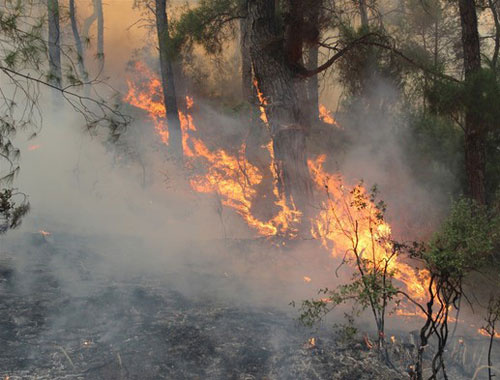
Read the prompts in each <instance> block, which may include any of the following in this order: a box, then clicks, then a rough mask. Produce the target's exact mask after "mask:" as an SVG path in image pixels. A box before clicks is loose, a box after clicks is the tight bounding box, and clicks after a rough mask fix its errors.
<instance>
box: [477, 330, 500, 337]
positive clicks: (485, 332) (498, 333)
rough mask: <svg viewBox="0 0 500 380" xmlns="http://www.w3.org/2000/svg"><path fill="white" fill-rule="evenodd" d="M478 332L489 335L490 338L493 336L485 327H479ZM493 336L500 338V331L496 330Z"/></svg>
mask: <svg viewBox="0 0 500 380" xmlns="http://www.w3.org/2000/svg"><path fill="white" fill-rule="evenodd" d="M477 332H478V333H479V334H481V335H483V336H487V337H488V338H489V337H490V336H491V334H490V333H489V332H488V331H486V330H485V329H484V328H480V329H477ZM493 338H494V339H500V332H496V331H494V333H493Z"/></svg>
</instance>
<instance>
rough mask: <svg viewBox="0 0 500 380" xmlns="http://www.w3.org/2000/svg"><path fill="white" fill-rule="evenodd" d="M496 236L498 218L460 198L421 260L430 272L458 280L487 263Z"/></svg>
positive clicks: (498, 228)
mask: <svg viewBox="0 0 500 380" xmlns="http://www.w3.org/2000/svg"><path fill="white" fill-rule="evenodd" d="M499 237H500V223H499V218H498V216H496V215H494V214H492V212H490V211H489V210H488V209H487V208H486V207H484V206H480V205H478V204H477V203H475V202H474V201H473V200H470V199H466V198H462V199H459V200H458V201H456V202H455V203H454V204H453V206H452V208H451V212H450V215H449V216H448V218H447V219H446V220H445V221H444V223H443V225H442V226H441V229H440V230H439V231H438V232H437V233H436V234H435V236H434V237H433V239H432V240H431V241H430V242H429V246H428V249H427V250H426V252H425V254H424V255H423V258H424V260H425V262H426V263H427V266H428V269H429V270H430V271H431V273H436V274H438V275H439V277H446V278H449V279H450V280H453V279H456V280H459V279H461V278H463V277H464V276H466V275H467V274H468V273H470V272H471V271H474V270H478V269H480V268H481V267H482V266H483V265H484V264H485V263H486V260H487V258H488V254H490V253H491V252H492V250H493V248H494V246H495V242H497V241H498V239H499Z"/></svg>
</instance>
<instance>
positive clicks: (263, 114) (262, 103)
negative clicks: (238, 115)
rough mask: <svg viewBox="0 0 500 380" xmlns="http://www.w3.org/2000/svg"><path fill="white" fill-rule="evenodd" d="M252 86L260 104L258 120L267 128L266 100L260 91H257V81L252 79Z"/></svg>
mask: <svg viewBox="0 0 500 380" xmlns="http://www.w3.org/2000/svg"><path fill="white" fill-rule="evenodd" d="M253 85H254V86H255V91H257V98H258V99H259V103H260V106H259V108H260V119H261V120H262V121H263V122H264V124H266V126H268V119H267V115H266V106H267V100H266V98H265V97H264V94H263V93H262V92H261V91H260V89H259V83H258V82H257V79H256V78H254V80H253Z"/></svg>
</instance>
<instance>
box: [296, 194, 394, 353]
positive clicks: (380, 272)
mask: <svg viewBox="0 0 500 380" xmlns="http://www.w3.org/2000/svg"><path fill="white" fill-rule="evenodd" d="M327 191H328V187H327ZM332 191H334V192H335V189H332ZM339 191H340V192H343V188H341V189H339ZM376 197H377V190H376V188H373V189H372V191H371V192H370V193H367V192H366V191H365V190H364V188H363V187H362V185H361V184H360V185H358V186H356V187H354V188H353V189H352V190H351V191H350V197H349V198H348V199H349V200H350V202H346V199H345V198H340V199H341V201H340V202H338V203H330V204H329V212H331V213H332V216H333V218H331V219H330V222H331V224H329V225H328V229H329V230H330V232H332V230H333V231H340V233H342V235H344V236H345V238H346V241H348V242H349V245H348V246H346V249H345V254H344V257H343V260H342V264H344V263H347V264H351V265H352V266H353V267H354V268H355V270H354V272H353V275H352V278H351V281H350V282H349V283H347V284H342V285H340V286H338V287H337V288H336V289H334V290H332V289H328V288H326V289H321V290H320V291H319V294H321V295H323V297H322V298H321V299H319V300H317V299H312V300H305V301H303V302H302V305H301V308H300V312H301V314H300V317H299V320H300V321H301V322H302V323H303V324H304V325H307V326H312V325H313V324H315V323H316V322H319V321H320V320H322V319H323V317H324V316H325V315H326V314H328V313H329V312H330V311H332V310H333V309H334V308H335V307H337V306H338V305H340V304H344V303H347V302H353V303H354V307H355V310H356V308H358V310H357V312H355V313H357V314H359V312H360V311H363V310H365V309H369V310H371V312H372V314H373V317H374V319H375V324H376V327H377V335H378V344H377V348H378V350H379V352H380V354H381V356H382V357H383V358H384V359H385V360H386V361H388V356H387V352H386V349H385V317H386V311H387V307H388V304H389V302H390V301H391V300H392V299H393V298H394V297H395V296H396V295H397V294H398V289H397V288H396V286H395V285H394V284H393V279H394V276H395V273H396V272H397V271H398V267H397V266H396V261H397V256H398V255H399V254H400V252H401V248H402V245H400V244H397V243H395V242H394V241H392V240H391V233H390V229H388V228H385V227H386V226H387V225H386V224H385V222H384V213H385V204H384V203H383V202H381V201H379V202H377V200H376ZM329 199H331V198H329ZM342 216H347V217H346V218H345V217H342ZM365 224H366V225H367V228H364V227H363V226H364V225H365ZM366 233H367V234H368V236H363V235H366ZM342 264H341V265H342Z"/></svg>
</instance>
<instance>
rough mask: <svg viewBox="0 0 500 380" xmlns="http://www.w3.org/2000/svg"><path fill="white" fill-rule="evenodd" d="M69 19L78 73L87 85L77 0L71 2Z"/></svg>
mask: <svg viewBox="0 0 500 380" xmlns="http://www.w3.org/2000/svg"><path fill="white" fill-rule="evenodd" d="M69 18H70V20H71V30H72V31H73V38H74V39H75V47H76V53H77V54H78V57H77V59H78V71H79V72H80V77H81V80H82V81H83V82H84V83H86V82H87V81H88V74H87V70H86V69H85V57H84V54H85V53H84V51H83V45H82V39H81V38H80V32H79V31H78V22H77V17H76V7H75V0H69Z"/></svg>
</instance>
